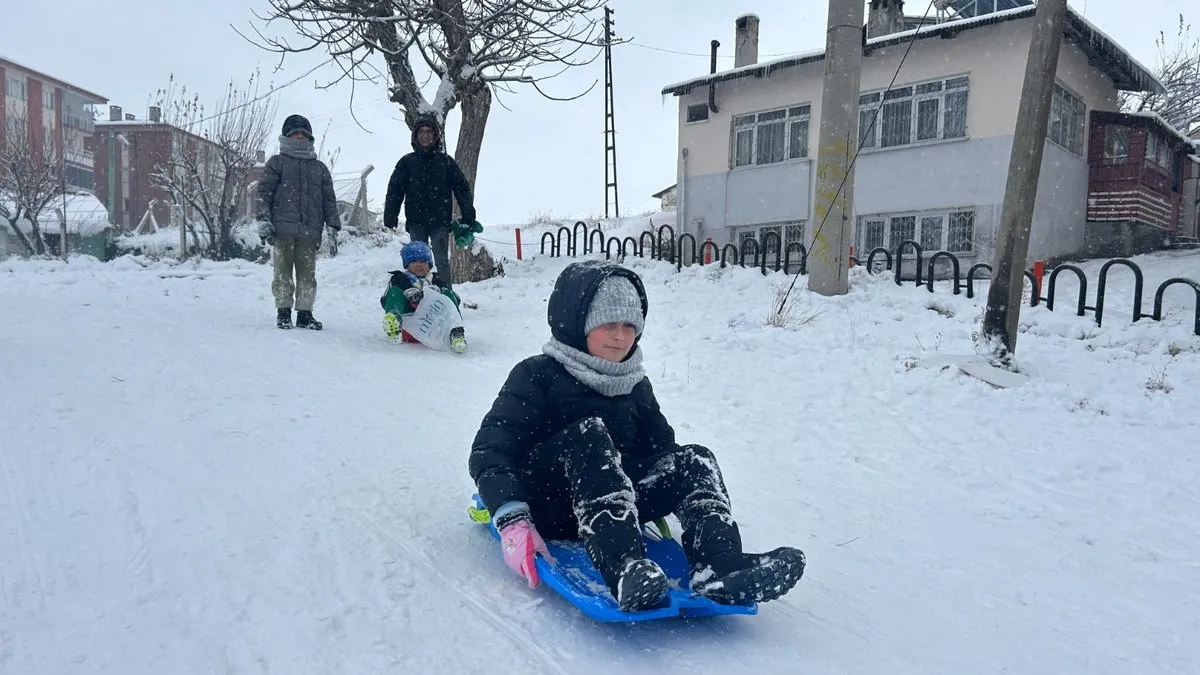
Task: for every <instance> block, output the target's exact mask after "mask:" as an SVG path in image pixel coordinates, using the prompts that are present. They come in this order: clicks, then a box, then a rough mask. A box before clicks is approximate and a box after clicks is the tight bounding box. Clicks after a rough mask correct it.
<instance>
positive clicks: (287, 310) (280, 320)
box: [275, 307, 292, 329]
mask: <svg viewBox="0 0 1200 675" xmlns="http://www.w3.org/2000/svg"><path fill="white" fill-rule="evenodd" d="M275 325H276V326H278V327H280V328H284V329H287V328H291V327H292V308H291V307H280V308H279V309H278V310H276V311H275Z"/></svg>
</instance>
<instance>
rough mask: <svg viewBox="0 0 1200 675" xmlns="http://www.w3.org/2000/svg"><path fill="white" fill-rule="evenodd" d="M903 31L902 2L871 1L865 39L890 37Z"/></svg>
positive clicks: (893, 0) (888, 0)
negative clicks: (882, 36)
mask: <svg viewBox="0 0 1200 675" xmlns="http://www.w3.org/2000/svg"><path fill="white" fill-rule="evenodd" d="M903 30H904V0H871V5H870V13H869V14H868V16H867V37H868V38H875V37H879V36H881V35H891V34H893V33H899V32H901V31H903Z"/></svg>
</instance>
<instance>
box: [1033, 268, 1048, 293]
mask: <svg viewBox="0 0 1200 675" xmlns="http://www.w3.org/2000/svg"><path fill="white" fill-rule="evenodd" d="M1045 274H1046V261H1045V260H1034V261H1033V278H1034V279H1037V283H1036V284H1035V285H1034V288H1033V292H1034V293H1036V294H1037V297H1038V299H1039V300H1040V299H1041V298H1042V277H1043V276H1044V275H1045Z"/></svg>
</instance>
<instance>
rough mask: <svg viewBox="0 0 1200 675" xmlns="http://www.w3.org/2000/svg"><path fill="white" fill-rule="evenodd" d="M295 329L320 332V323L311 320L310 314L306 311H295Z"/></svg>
mask: <svg viewBox="0 0 1200 675" xmlns="http://www.w3.org/2000/svg"><path fill="white" fill-rule="evenodd" d="M296 328H307V329H309V330H321V328H322V325H321V322H320V321H317V320H316V319H314V318H313V315H312V312H311V311H309V310H307V309H301V310H297V311H296Z"/></svg>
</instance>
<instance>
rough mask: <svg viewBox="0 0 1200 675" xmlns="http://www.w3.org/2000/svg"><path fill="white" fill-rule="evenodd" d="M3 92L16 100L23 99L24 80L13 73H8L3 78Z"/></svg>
mask: <svg viewBox="0 0 1200 675" xmlns="http://www.w3.org/2000/svg"><path fill="white" fill-rule="evenodd" d="M4 93H5V94H8V96H9V98H14V99H16V100H18V101H24V100H25V80H24V79H22V78H19V77H15V76H13V75H9V76H8V77H7V78H6V79H5V83H4Z"/></svg>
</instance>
